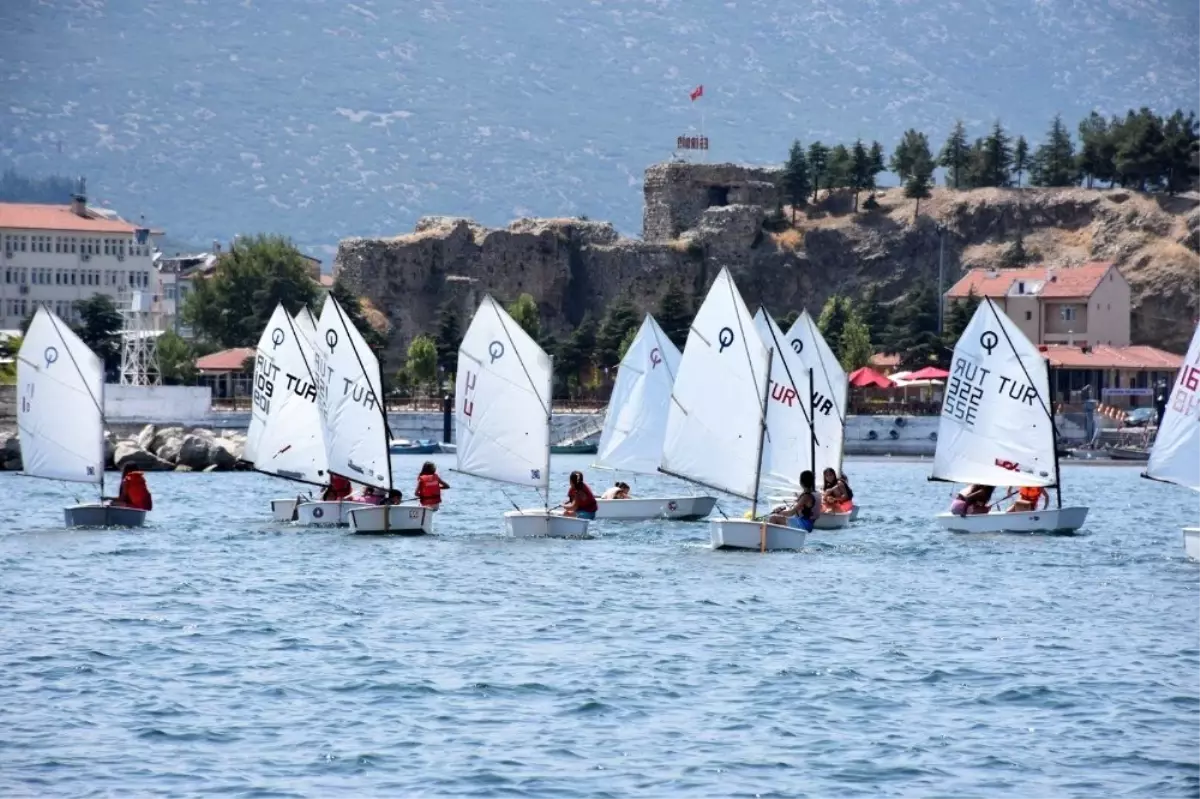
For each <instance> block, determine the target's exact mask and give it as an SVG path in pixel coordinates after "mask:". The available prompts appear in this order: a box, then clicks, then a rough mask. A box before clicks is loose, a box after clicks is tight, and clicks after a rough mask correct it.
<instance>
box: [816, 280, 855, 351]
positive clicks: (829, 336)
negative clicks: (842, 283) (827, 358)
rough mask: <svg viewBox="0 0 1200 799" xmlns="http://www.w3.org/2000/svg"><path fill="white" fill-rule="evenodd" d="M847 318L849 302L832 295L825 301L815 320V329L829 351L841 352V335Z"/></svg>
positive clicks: (839, 296) (838, 295)
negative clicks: (819, 332) (818, 331)
mask: <svg viewBox="0 0 1200 799" xmlns="http://www.w3.org/2000/svg"><path fill="white" fill-rule="evenodd" d="M849 318H850V302H849V301H848V300H847V299H846V298H845V297H843V296H841V295H840V294H834V295H833V296H832V297H830V298H829V299H828V300H826V301H825V307H824V308H822V309H821V316H820V318H819V319H817V329H819V330H820V331H821V335H822V336H823V337H824V338H825V343H826V344H828V345H829V349H831V350H833V351H834V352H836V353H841V351H842V334H843V332H844V331H845V329H846V322H847V320H849Z"/></svg>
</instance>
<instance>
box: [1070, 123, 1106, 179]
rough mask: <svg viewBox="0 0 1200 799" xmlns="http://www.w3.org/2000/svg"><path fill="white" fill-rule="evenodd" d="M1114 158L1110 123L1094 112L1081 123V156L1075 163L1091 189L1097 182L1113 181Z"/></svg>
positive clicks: (1077, 157)
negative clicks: (1110, 143) (1109, 128)
mask: <svg viewBox="0 0 1200 799" xmlns="http://www.w3.org/2000/svg"><path fill="white" fill-rule="evenodd" d="M1112 158H1113V151H1112V148H1111V147H1110V146H1109V130H1108V122H1107V121H1106V120H1105V119H1104V117H1102V116H1100V115H1099V114H1097V113H1096V112H1095V111H1093V112H1092V113H1090V114H1088V117H1087V119H1085V120H1083V121H1082V122H1080V123H1079V155H1078V156H1076V161H1075V165H1076V168H1077V169H1078V170H1079V174H1080V175H1082V176H1083V178H1084V180H1085V182H1086V185H1087V187H1088V188H1089V189H1090V188H1092V185H1093V182H1094V181H1096V180H1110V181H1111V180H1112V179H1113V165H1112Z"/></svg>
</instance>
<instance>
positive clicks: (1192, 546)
mask: <svg viewBox="0 0 1200 799" xmlns="http://www.w3.org/2000/svg"><path fill="white" fill-rule="evenodd" d="M1183 551H1184V552H1186V553H1187V556H1188V557H1189V558H1191V559H1192V560H1200V527H1185V528H1183Z"/></svg>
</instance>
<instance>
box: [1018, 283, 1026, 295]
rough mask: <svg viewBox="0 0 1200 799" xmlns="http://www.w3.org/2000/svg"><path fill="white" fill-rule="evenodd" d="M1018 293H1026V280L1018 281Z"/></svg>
mask: <svg viewBox="0 0 1200 799" xmlns="http://www.w3.org/2000/svg"><path fill="white" fill-rule="evenodd" d="M1017 293H1018V294H1024V293H1025V281H1024V280H1021V281H1019V282H1018V283H1017Z"/></svg>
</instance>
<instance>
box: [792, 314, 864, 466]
mask: <svg viewBox="0 0 1200 799" xmlns="http://www.w3.org/2000/svg"><path fill="white" fill-rule="evenodd" d="M784 339H785V341H786V348H787V349H788V350H790V351H791V352H794V353H797V354H798V355H799V358H800V363H801V364H802V367H803V368H804V369H809V368H811V369H812V370H813V402H812V404H813V410H814V413H813V417H814V421H813V424H814V426H815V428H816V434H817V463H816V468H815V469H814V471H815V472H816V473H817V483H818V485H819V484H820V475H821V472H822V471H823V470H824V469H826V468H830V469H835V470H836V471H838V472H841V470H842V450H843V447H844V445H845V440H846V401H847V399H848V397H849V394H850V381H849V379H848V378H847V377H846V372H845V370H843V369H842V365H841V364H840V363H838V359H837V356H836V355H834V354H833V350H831V349H830V348H829V345H828V344H827V343H826V342H825V337H824V336H822V335H821V331H820V329H819V328H818V327H817V323H816V322H815V321H813V318H812V316H811V315H809V313H808V311H804V312H803V313H802V314H800V318H799V319H797V320H796V322H795V323H794V324H793V325H792V327H791V329H790V330H788V331H787V333H786V334H785V335H784Z"/></svg>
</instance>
